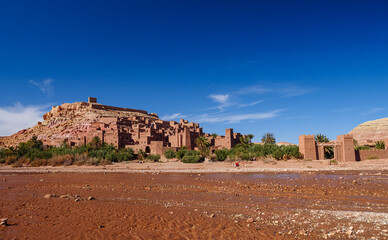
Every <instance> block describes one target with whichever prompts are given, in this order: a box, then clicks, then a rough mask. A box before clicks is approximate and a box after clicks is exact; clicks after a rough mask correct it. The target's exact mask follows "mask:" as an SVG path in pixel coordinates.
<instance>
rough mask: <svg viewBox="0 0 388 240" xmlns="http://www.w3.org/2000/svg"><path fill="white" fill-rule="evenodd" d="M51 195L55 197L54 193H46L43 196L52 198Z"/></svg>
mask: <svg viewBox="0 0 388 240" xmlns="http://www.w3.org/2000/svg"><path fill="white" fill-rule="evenodd" d="M52 197H55V195H54V194H46V195H45V196H44V198H47V199H48V198H52Z"/></svg>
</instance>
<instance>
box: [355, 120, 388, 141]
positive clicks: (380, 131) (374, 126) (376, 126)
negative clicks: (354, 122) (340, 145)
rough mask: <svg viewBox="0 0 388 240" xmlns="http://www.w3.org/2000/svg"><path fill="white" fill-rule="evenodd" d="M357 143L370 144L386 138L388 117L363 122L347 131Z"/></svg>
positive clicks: (387, 136)
mask: <svg viewBox="0 0 388 240" xmlns="http://www.w3.org/2000/svg"><path fill="white" fill-rule="evenodd" d="M349 134H352V135H353V137H354V138H355V139H356V140H357V141H358V143H359V144H361V145H362V144H371V143H374V142H376V141H381V140H386V139H388V118H382V119H377V120H374V121H368V122H364V123H362V124H360V125H358V126H357V127H355V128H354V129H353V130H351V131H350V132H349Z"/></svg>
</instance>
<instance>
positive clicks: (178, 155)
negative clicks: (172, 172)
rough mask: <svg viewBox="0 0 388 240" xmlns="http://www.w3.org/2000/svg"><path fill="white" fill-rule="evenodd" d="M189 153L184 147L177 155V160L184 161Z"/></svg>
mask: <svg viewBox="0 0 388 240" xmlns="http://www.w3.org/2000/svg"><path fill="white" fill-rule="evenodd" d="M187 152H188V150H187V148H186V147H182V148H180V149H179V150H178V151H177V152H176V153H175V158H178V159H179V160H182V158H183V157H184V156H185V155H186V154H187Z"/></svg>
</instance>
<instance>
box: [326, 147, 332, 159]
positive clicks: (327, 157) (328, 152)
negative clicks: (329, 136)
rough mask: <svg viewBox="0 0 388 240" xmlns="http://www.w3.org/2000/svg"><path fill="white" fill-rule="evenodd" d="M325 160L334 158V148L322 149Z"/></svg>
mask: <svg viewBox="0 0 388 240" xmlns="http://www.w3.org/2000/svg"><path fill="white" fill-rule="evenodd" d="M324 152H325V159H333V158H334V147H330V146H327V147H324Z"/></svg>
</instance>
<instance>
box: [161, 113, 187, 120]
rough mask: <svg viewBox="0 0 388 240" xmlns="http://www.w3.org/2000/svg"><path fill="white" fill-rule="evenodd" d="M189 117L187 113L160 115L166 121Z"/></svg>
mask: <svg viewBox="0 0 388 240" xmlns="http://www.w3.org/2000/svg"><path fill="white" fill-rule="evenodd" d="M185 117H187V115H183V114H181V113H174V114H170V115H164V116H162V117H160V119H162V120H165V121H171V120H177V119H182V118H185Z"/></svg>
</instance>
